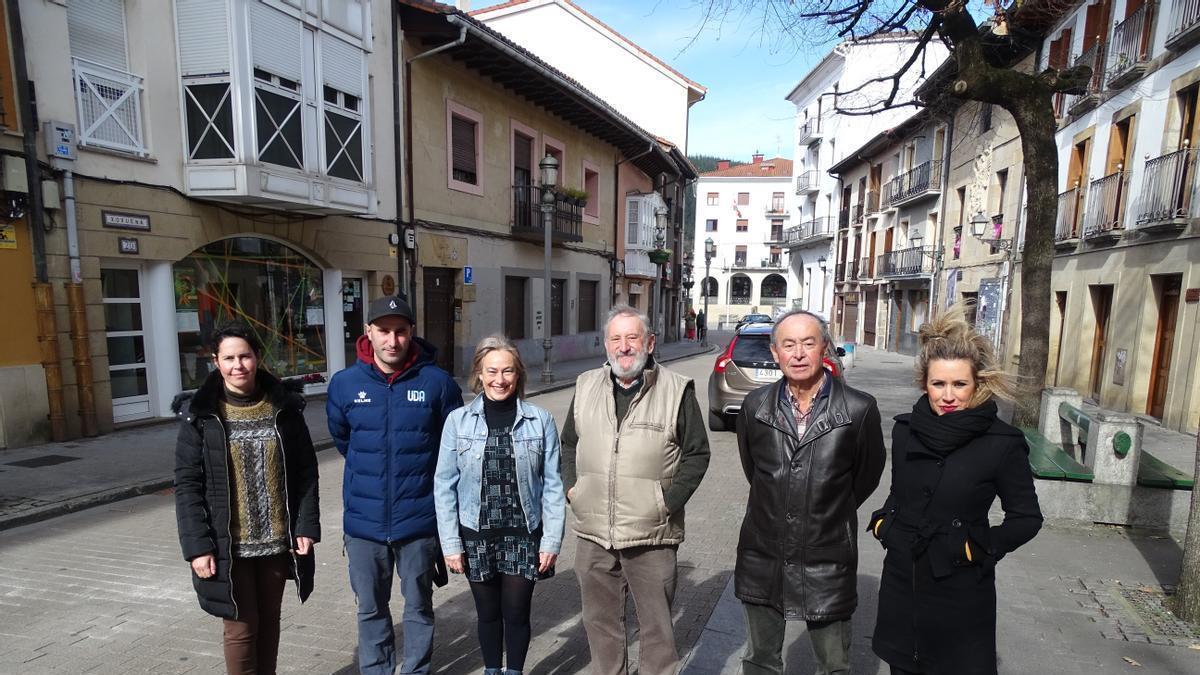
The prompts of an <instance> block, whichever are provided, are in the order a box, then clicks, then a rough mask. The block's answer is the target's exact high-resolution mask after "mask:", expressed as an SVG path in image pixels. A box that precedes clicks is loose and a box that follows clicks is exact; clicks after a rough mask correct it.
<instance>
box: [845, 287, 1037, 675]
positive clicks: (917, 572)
mask: <svg viewBox="0 0 1200 675" xmlns="http://www.w3.org/2000/svg"><path fill="white" fill-rule="evenodd" d="M920 346H921V352H920V354H919V356H918V360H917V381H918V384H919V385H920V386H921V387H922V388H924V389H925V392H926V393H925V395H923V396H921V398H920V399H919V400H918V401H917V403H916V405H914V406H913V411H912V413H909V414H904V415H899V416H897V417H896V425H895V427H893V429H892V487H891V493H890V494H889V495H888V498H887V501H886V502H885V503H884V505H883V508H882V509H880V510H878V511H876V512H875V513H873V514H872V515H871V519H870V520H869V521H868V523H869V524H868V528H869V531H871V532H873V533H874V535H875V536H876V538H878V539H879V540H880V541H881V542H882V543H883V546H884V548H886V549H887V556H886V558H885V559H884V563H883V574H882V575H881V578H880V586H879V612H878V618H877V619H876V623H875V634H874V638H873V642H872V646H873V648H874V650H875V653H876V654H877V655H879V658H881V659H883V660H884V661H886V662H887V663H888V664H889V665H890V666H891V671H892V673H893V675H904V674H907V673H928V674H930V675H941V674H946V675H949V674H953V675H974V674H978V675H992V674H994V673H996V578H995V567H996V563H997V562H998V561H999V560H1000V559H1001V558H1003V557H1004V556H1005V555H1006V554H1008V553H1011V552H1012V551H1014V550H1016V549H1017V547H1019V546H1021V545H1022V544H1024V543H1026V542H1028V541H1029V540H1030V539H1032V538H1033V537H1034V535H1035V534H1037V532H1038V529H1040V528H1041V525H1042V514H1041V510H1040V509H1039V507H1038V500H1037V493H1036V492H1034V488H1033V474H1032V472H1031V471H1030V469H1029V449H1028V446H1027V445H1026V444H1025V437H1024V436H1023V435H1022V433H1021V432H1020V431H1019V430H1018V429H1016V428H1015V427H1013V426H1011V425H1009V424H1006V423H1004V422H1002V421H1000V419H999V418H998V417H997V416H996V402H995V400H994V397H995V396H1004V397H1011V396H1012V386H1011V384H1010V383H1009V381H1008V379H1007V377H1006V375H1005V373H1004V372H1003V371H1002V370H1000V368H999V367H998V365H997V364H996V360H995V356H994V355H993V352H992V345H991V342H990V341H989V340H988V338H987V337H985V336H982V335H980V334H978V333H976V332H975V331H974V330H973V329H972V328H971V326H970V324H969V323H967V321H966V320H965V318H964V315H963V307H962V306H957V307H955V308H953V309H952V310H950V311H948V312H946V313H945V314H943V315H942V316H940V317H938V318H937V319H935V320H934V321H933V322H932V323H929V324H925V325H924V326H922V327H921V331H920ZM996 497H999V498H1000V505H1001V507H1002V508H1003V510H1004V522H1003V523H1001V524H1000V525H995V526H992V525H990V524H989V521H988V510H989V509H990V508H991V506H992V503H993V502H994V501H995V499H996Z"/></svg>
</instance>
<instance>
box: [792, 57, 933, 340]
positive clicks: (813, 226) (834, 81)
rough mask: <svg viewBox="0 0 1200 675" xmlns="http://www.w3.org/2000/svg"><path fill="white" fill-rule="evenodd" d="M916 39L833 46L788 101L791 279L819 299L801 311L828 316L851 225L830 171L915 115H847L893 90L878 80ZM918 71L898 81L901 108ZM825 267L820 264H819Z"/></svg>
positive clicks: (844, 197)
mask: <svg viewBox="0 0 1200 675" xmlns="http://www.w3.org/2000/svg"><path fill="white" fill-rule="evenodd" d="M917 42H918V38H917V36H916V35H913V34H909V33H902V34H897V35H884V36H879V37H875V38H872V39H869V40H863V41H859V42H844V43H842V44H839V45H838V46H836V47H834V49H833V50H832V51H830V52H829V54H827V55H826V56H825V58H824V59H822V60H821V62H820V63H818V64H817V65H816V67H814V68H813V69H812V70H811V71H809V73H808V74H807V75H805V76H804V78H803V79H802V80H800V82H799V83H798V84H797V85H796V86H795V88H793V89H792V91H791V92H790V93H789V94H788V95H787V100H788V101H790V102H791V103H792V104H794V105H795V106H796V150H795V162H794V165H793V167H794V174H795V175H794V177H793V181H794V192H795V196H796V199H795V207H794V208H795V215H794V216H793V219H794V221H795V222H794V223H793V224H792V227H791V229H789V230H788V232H787V233H786V237H785V240H786V242H785V243H786V247H787V249H788V250H789V251H790V252H791V257H790V271H791V274H792V275H793V276H794V277H796V278H798V279H801V280H803V283H804V285H805V288H806V289H815V288H819V289H820V292H819V293H814V292H808V293H806V294H805V295H804V297H803V301H802V305H801V307H802V308H803V309H806V310H809V311H813V312H817V313H819V314H822V315H823V316H825V317H826V318H831V317H830V311H831V310H830V308H831V307H833V305H834V297H833V295H834V285H833V284H832V283H831V281H832V275H833V274H834V269H833V268H834V262H833V261H834V258H835V253H834V252H835V245H836V244H835V242H836V241H837V239H838V237H839V236H840V235H842V234H844V233H845V232H846V231H847V228H848V227H849V224H850V220H851V210H852V207H851V201H850V195H848V194H846V191H847V190H848V189H849V186H848V185H842V184H839V181H838V180H837V179H836V178H834V177H833V176H831V175H829V169H830V167H832V166H834V165H836V164H838V163H839V162H841V161H842V160H844V159H845V158H846V157H848V156H850V153H853V152H854V151H855V150H857V149H858V147H859V146H861V145H862V144H863V143H864V142H866V141H867V140H868V139H871V138H873V137H874V136H876V135H877V134H878V133H880V132H882V131H884V130H886V129H889V128H891V127H893V126H895V125H897V124H899V123H900V122H901V121H903V120H904V119H905V118H906V117H907V116H908V115H909V114H911V110H910V109H906V108H900V109H891V110H880V111H879V112H877V113H875V114H871V115H852V114H846V113H845V112H843V111H851V112H854V111H858V112H863V111H867V110H874V109H876V108H878V106H879V105H880V104H881V102H882V101H883V100H884V99H885V98H886V96H887V94H888V93H889V92H890V87H891V84H890V82H873V83H869V84H868V82H870V81H871V80H872V79H873V78H878V77H884V76H887V75H890V74H892V73H893V72H894V70H895V68H896V67H897V64H900V63H903V62H904V61H905V60H906V59H907V58H908V57H909V56H910V55H911V54H912V50H913V48H914V47H915V46H916V44H917ZM945 56H946V51H945V48H944V47H942V46H940V45H936V44H930V45H929V46H928V47H927V48H926V57H925V64H926V67H927V69H928V71H930V72H932V70H933V69H934V68H936V66H937V64H939V63H941V61H942V60H944V59H945ZM920 72H922V70H921V68H919V67H913V68H912V69H910V71H909V72H908V73H906V74H905V75H904V77H902V78H901V81H900V88H899V92H898V94H897V96H896V99H895V100H896V102H903V101H908V100H912V98H913V92H914V91H915V90H916V87H917V86H918V85H919V84H920V83H921V79H920V76H919V75H920ZM822 261H823V262H822Z"/></svg>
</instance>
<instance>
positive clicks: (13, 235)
mask: <svg viewBox="0 0 1200 675" xmlns="http://www.w3.org/2000/svg"><path fill="white" fill-rule="evenodd" d="M16 247H17V228H16V227H14V226H13V224H12V223H2V224H0V249H9V250H12V249H15V248H16Z"/></svg>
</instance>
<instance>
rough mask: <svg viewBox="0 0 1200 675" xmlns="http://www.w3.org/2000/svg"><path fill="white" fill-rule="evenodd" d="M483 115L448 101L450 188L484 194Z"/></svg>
mask: <svg viewBox="0 0 1200 675" xmlns="http://www.w3.org/2000/svg"><path fill="white" fill-rule="evenodd" d="M482 130H483V115H480V114H479V113H478V112H476V111H474V110H471V109H470V108H468V107H466V106H463V105H459V104H457V103H455V102H453V101H447V102H446V140H447V143H446V163H447V170H448V183H447V184H448V187H450V189H452V190H461V191H463V192H470V193H471V194H476V195H482V194H483V177H482V175H481V173H480V172H481V170H482V168H483V138H482V133H483V131H482Z"/></svg>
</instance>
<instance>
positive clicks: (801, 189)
mask: <svg viewBox="0 0 1200 675" xmlns="http://www.w3.org/2000/svg"><path fill="white" fill-rule="evenodd" d="M819 189H821V176H820V174H818V173H817V172H816V171H804V172H801V173H800V174H799V175H797V176H796V194H798V195H799V194H804V193H806V192H816V191H817V190H819Z"/></svg>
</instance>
